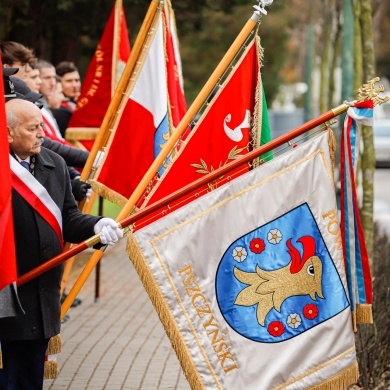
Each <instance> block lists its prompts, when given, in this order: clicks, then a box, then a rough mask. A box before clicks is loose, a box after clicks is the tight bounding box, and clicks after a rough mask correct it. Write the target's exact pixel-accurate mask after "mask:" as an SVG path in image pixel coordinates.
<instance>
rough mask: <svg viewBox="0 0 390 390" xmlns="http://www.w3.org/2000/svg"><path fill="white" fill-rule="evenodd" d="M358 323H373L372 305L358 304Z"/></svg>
mask: <svg viewBox="0 0 390 390" xmlns="http://www.w3.org/2000/svg"><path fill="white" fill-rule="evenodd" d="M356 323H357V324H373V323H374V319H373V317H372V306H371V305H370V304H358V305H356Z"/></svg>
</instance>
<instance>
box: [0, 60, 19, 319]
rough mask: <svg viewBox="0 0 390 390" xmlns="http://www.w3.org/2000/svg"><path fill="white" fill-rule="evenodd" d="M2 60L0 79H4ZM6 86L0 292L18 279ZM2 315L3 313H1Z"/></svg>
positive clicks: (0, 131) (0, 116)
mask: <svg viewBox="0 0 390 390" xmlns="http://www.w3.org/2000/svg"><path fill="white" fill-rule="evenodd" d="M2 69H3V66H2V64H1V60H0V77H1V79H2V78H3V71H2ZM4 105H5V102H4V84H3V83H0V159H1V163H0V166H1V169H0V183H1V185H0V290H1V289H2V288H4V287H5V286H7V285H9V284H11V283H13V282H15V280H16V278H17V271H16V258H15V243H14V225H13V218H12V203H11V170H10V165H9V144H8V138H7V136H8V132H7V121H6V117H5V108H4ZM0 315H1V313H0Z"/></svg>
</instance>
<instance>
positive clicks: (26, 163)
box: [20, 161, 30, 172]
mask: <svg viewBox="0 0 390 390" xmlns="http://www.w3.org/2000/svg"><path fill="white" fill-rule="evenodd" d="M20 164H21V165H22V166H23V167H24V168H26V169H27V170H28V171H29V172H30V164H29V163H28V162H27V161H21V162H20Z"/></svg>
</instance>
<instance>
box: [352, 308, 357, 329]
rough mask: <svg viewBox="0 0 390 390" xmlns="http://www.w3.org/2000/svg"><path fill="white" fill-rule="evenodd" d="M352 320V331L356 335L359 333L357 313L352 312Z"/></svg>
mask: <svg viewBox="0 0 390 390" xmlns="http://www.w3.org/2000/svg"><path fill="white" fill-rule="evenodd" d="M351 319H352V329H353V331H354V333H356V332H357V325H356V311H351Z"/></svg>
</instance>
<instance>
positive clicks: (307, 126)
mask: <svg viewBox="0 0 390 390" xmlns="http://www.w3.org/2000/svg"><path fill="white" fill-rule="evenodd" d="M348 107H349V106H348V105H347V104H342V105H340V106H338V107H336V108H333V109H332V110H329V111H327V112H326V113H324V114H322V115H320V116H318V117H317V118H314V119H312V120H310V121H308V122H306V123H304V124H303V125H301V126H299V127H296V128H295V129H293V130H291V131H289V132H288V133H286V134H283V135H281V136H280V137H278V138H275V139H274V140H271V141H270V142H268V143H267V144H265V145H262V146H260V147H259V148H257V149H255V150H252V151H251V152H249V153H247V154H245V155H244V156H242V157H240V158H237V159H236V160H233V161H231V162H229V163H228V164H226V165H224V166H222V167H220V168H218V169H216V170H214V171H213V172H211V173H209V174H207V175H205V176H204V177H202V178H200V179H198V180H196V181H194V182H192V183H191V184H188V185H186V186H185V187H183V188H181V189H180V190H178V191H175V192H173V193H172V194H170V195H168V196H166V197H165V198H162V199H160V200H159V201H157V202H155V203H153V204H151V205H149V206H146V207H145V208H143V209H141V210H139V211H137V212H136V213H134V214H132V215H130V216H128V217H126V218H124V219H122V220H121V221H119V222H118V224H119V225H120V227H122V228H125V227H127V226H130V225H132V224H133V223H135V222H136V221H138V220H140V219H142V218H144V217H146V216H148V215H149V214H151V213H153V212H154V211H157V210H158V209H160V208H162V207H164V206H166V205H168V204H169V203H171V202H173V201H175V200H177V199H179V198H181V197H182V196H184V195H186V194H188V193H190V192H192V191H194V190H196V189H197V188H199V187H202V186H204V185H205V184H207V183H210V182H212V181H213V180H216V179H217V178H218V177H220V176H223V175H224V174H226V173H228V172H230V171H232V170H233V169H235V168H238V167H239V166H241V165H243V164H245V163H248V162H250V161H252V160H254V159H256V158H257V157H259V156H261V155H262V154H265V153H267V152H269V151H271V150H273V149H275V148H277V147H279V146H281V145H283V144H285V143H287V142H289V141H290V140H292V139H294V138H296V137H299V136H301V135H302V134H304V133H306V132H307V131H309V130H312V129H314V128H315V127H317V126H319V125H321V124H322V123H324V122H326V121H328V120H330V119H332V118H334V117H336V116H338V115H340V114H342V113H344V112H346V111H347V110H348ZM99 242H100V236H99V235H95V236H93V237H91V238H89V239H88V240H86V241H83V242H82V243H80V244H75V245H74V246H73V247H72V248H71V249H69V250H67V251H66V252H62V253H61V254H59V255H57V256H55V257H53V258H52V259H50V260H48V261H47V262H45V263H44V264H42V265H40V266H38V267H37V268H34V269H33V270H31V271H29V272H27V273H26V274H24V275H22V276H21V277H20V278H18V280H17V281H16V282H17V285H18V286H21V285H22V284H24V283H27V282H29V281H30V280H32V279H34V278H36V277H37V276H39V275H42V274H43V273H45V272H46V271H48V270H50V269H52V268H54V267H56V266H57V265H59V264H61V263H63V262H64V261H66V260H67V259H69V258H70V257H72V256H75V255H76V254H78V253H80V252H82V251H84V250H85V249H87V248H90V247H92V246H94V245H96V244H97V243H99Z"/></svg>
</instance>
